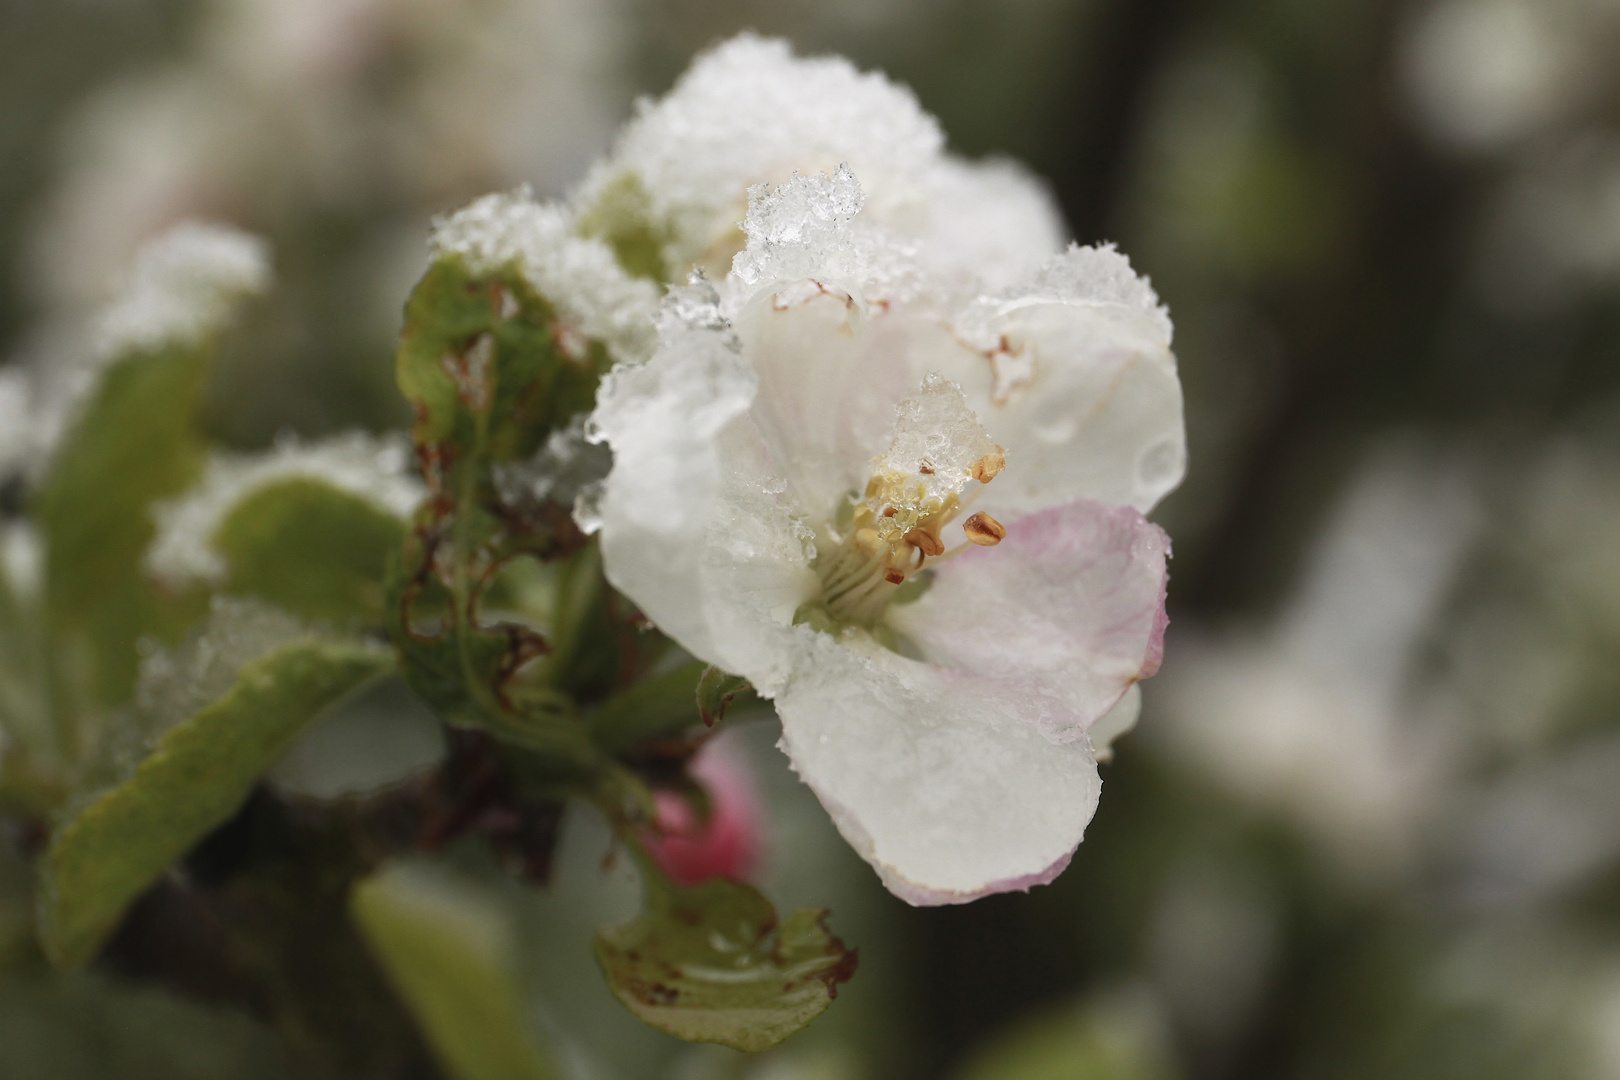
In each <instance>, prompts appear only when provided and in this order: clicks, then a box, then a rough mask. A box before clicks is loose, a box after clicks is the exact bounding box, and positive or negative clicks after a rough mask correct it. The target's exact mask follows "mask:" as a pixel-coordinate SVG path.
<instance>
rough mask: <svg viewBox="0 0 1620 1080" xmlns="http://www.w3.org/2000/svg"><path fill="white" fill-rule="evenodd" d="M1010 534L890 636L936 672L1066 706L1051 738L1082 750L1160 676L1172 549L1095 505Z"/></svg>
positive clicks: (1132, 516)
mask: <svg viewBox="0 0 1620 1080" xmlns="http://www.w3.org/2000/svg"><path fill="white" fill-rule="evenodd" d="M1000 482H1001V478H1000V477H998V478H997V479H996V480H995V481H994V483H993V484H992V486H994V484H999V483H1000ZM1004 524H1005V525H1006V527H1007V538H1006V539H1005V540H1003V541H1002V542H1001V543H1000V544H999V545H997V546H996V547H981V548H973V549H970V550H968V551H965V552H963V553H962V554H961V555H959V556H957V557H956V558H953V559H951V560H949V561H947V562H944V563H941V564H940V565H939V567H938V569H937V570H936V571H935V574H936V576H935V579H934V582H933V585H932V587H931V588H929V590H928V591H927V592H925V593H924V594H923V595H922V597H921V598H919V599H918V600H917V601H915V602H914V603H910V604H905V605H900V606H896V607H892V608H890V610H889V613H888V621H889V624H890V625H891V626H893V627H894V628H895V629H897V630H899V631H900V632H901V633H903V634H905V635H906V636H907V637H908V638H910V639H911V640H912V641H913V642H915V643H916V644H917V646H918V647H919V648H921V650H922V652H923V655H924V657H926V658H927V659H928V660H929V661H931V662H933V663H936V664H941V665H944V666H946V667H950V668H954V669H956V670H959V671H963V672H969V673H971V674H973V675H976V676H980V677H982V678H984V679H987V680H993V681H995V682H997V683H998V684H1002V685H1023V684H1026V683H1027V684H1031V685H1034V686H1036V687H1038V688H1039V689H1040V690H1041V691H1042V692H1043V693H1045V694H1046V695H1049V696H1050V697H1051V698H1053V699H1056V700H1057V701H1059V702H1061V703H1062V704H1063V706H1064V708H1060V709H1054V710H1052V711H1050V712H1048V713H1046V714H1043V715H1042V716H1040V717H1038V718H1037V719H1038V723H1039V724H1040V727H1041V729H1042V730H1043V731H1045V732H1046V733H1047V734H1048V735H1049V736H1050V737H1052V738H1054V739H1060V740H1068V739H1077V738H1079V737H1080V735H1081V733H1082V732H1084V731H1085V730H1086V729H1087V728H1089V727H1090V726H1091V725H1092V724H1093V723H1095V722H1096V721H1097V720H1098V719H1099V718H1101V717H1102V716H1103V715H1104V714H1105V713H1107V712H1108V711H1109V710H1110V709H1112V708H1113V707H1114V706H1115V704H1116V703H1117V702H1118V701H1119V700H1120V698H1121V696H1122V695H1124V693H1125V692H1126V690H1128V689H1129V688H1130V687H1131V685H1132V684H1133V683H1135V682H1136V681H1137V680H1138V679H1142V678H1146V677H1148V676H1149V675H1152V674H1153V673H1154V672H1155V671H1156V670H1158V666H1159V659H1160V657H1161V656H1162V655H1163V652H1164V629H1165V625H1166V619H1165V615H1164V597H1165V587H1166V583H1167V580H1168V575H1167V572H1166V568H1165V560H1166V558H1167V557H1168V555H1169V553H1170V540H1169V538H1168V537H1167V536H1165V534H1164V532H1163V530H1161V529H1160V528H1159V527H1158V526H1157V525H1153V524H1150V523H1149V522H1147V521H1145V520H1143V518H1142V515H1141V514H1139V513H1137V512H1136V511H1135V510H1132V509H1130V508H1128V507H1108V506H1102V505H1100V504H1098V503H1092V502H1075V503H1070V504H1069V505H1067V506H1060V507H1054V508H1052V509H1049V510H1043V511H1040V512H1038V513H1034V514H1029V515H1027V516H1025V517H1022V518H1019V519H1016V520H1012V521H1008V522H1004Z"/></svg>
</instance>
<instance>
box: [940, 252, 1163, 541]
mask: <svg viewBox="0 0 1620 1080" xmlns="http://www.w3.org/2000/svg"><path fill="white" fill-rule="evenodd" d="M955 326H956V330H957V332H958V334H959V335H960V336H961V338H962V340H963V342H964V343H965V344H966V345H969V346H971V347H972V348H963V349H960V350H956V351H941V352H940V353H939V355H938V356H937V358H936V360H935V362H936V363H937V365H938V369H939V370H940V372H941V373H942V374H944V375H945V376H947V377H948V378H951V379H953V380H955V381H956V382H958V383H960V384H961V386H962V388H963V390H964V391H966V392H967V394H968V400H969V402H970V403H971V404H972V405H973V407H974V409H975V410H976V411H978V412H979V414H980V417H981V418H982V419H983V420H984V422H985V424H986V426H987V427H989V428H990V430H991V432H992V433H994V434H995V435H996V436H997V439H998V441H1000V442H1001V443H1002V444H1003V445H1004V446H1005V447H1006V448H1007V453H1008V459H1009V460H1016V461H1017V462H1018V463H1019V468H1018V471H1017V473H1016V475H1009V477H1008V479H1007V482H1006V483H1005V484H1003V485H1000V486H999V487H998V488H997V490H996V491H995V493H994V498H993V499H992V500H991V505H993V506H999V507H1002V508H1004V509H1009V510H1010V509H1017V510H1030V509H1035V508H1037V507H1041V506H1051V505H1054V504H1058V503H1063V502H1068V501H1070V500H1072V499H1094V500H1096V501H1098V502H1104V503H1111V504H1114V505H1121V506H1134V507H1135V508H1136V509H1138V510H1140V511H1142V512H1143V513H1146V512H1147V511H1148V510H1150V509H1152V508H1153V506H1154V505H1155V504H1157V503H1158V501H1159V500H1160V499H1161V498H1163V497H1164V495H1165V494H1166V493H1167V492H1169V491H1171V490H1172V489H1173V488H1175V486H1176V485H1177V484H1179V483H1180V482H1181V478H1182V475H1183V474H1184V473H1185V471H1186V457H1187V451H1186V430H1185V426H1184V423H1183V419H1182V396H1181V382H1180V379H1179V378H1178V376H1177V373H1176V361H1175V357H1174V356H1173V355H1172V354H1171V352H1170V335H1171V327H1170V320H1169V316H1168V314H1167V313H1166V312H1165V310H1164V308H1163V306H1162V305H1161V304H1160V303H1159V299H1158V296H1157V295H1156V294H1155V293H1154V292H1153V290H1152V288H1151V286H1150V285H1149V284H1148V282H1147V281H1146V280H1145V279H1142V278H1138V277H1136V276H1135V274H1134V273H1132V272H1131V269H1130V263H1129V262H1128V261H1127V260H1126V259H1125V257H1124V256H1122V255H1120V254H1118V253H1117V252H1115V251H1113V250H1112V249H1111V248H1082V247H1071V248H1070V249H1069V250H1068V251H1067V252H1066V253H1064V254H1063V255H1060V256H1057V257H1055V258H1053V259H1051V260H1049V261H1048V262H1047V263H1046V264H1045V265H1044V266H1043V267H1042V268H1041V269H1040V271H1039V272H1038V273H1036V274H1035V275H1033V276H1032V277H1031V278H1030V279H1029V280H1027V281H1026V282H1025V283H1024V284H1023V285H1022V286H1019V287H1016V288H1014V289H1010V290H1008V291H1007V292H1006V293H1004V294H1002V295H1001V296H998V297H993V298H992V297H986V298H983V299H981V300H979V301H978V302H977V303H976V304H974V305H973V306H972V307H971V308H970V309H968V310H967V311H964V312H962V313H961V314H960V315H959V316H958V317H957V319H956V320H955ZM975 350H976V351H975Z"/></svg>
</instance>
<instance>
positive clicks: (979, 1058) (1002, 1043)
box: [956, 994, 1176, 1080]
mask: <svg viewBox="0 0 1620 1080" xmlns="http://www.w3.org/2000/svg"><path fill="white" fill-rule="evenodd" d="M1175 1075H1176V1069H1175V1068H1174V1066H1173V1065H1172V1064H1171V1057H1170V1053H1169V1050H1168V1047H1167V1046H1166V1045H1165V1042H1164V1023H1163V1018H1162V1016H1160V1015H1158V1014H1157V1013H1156V1011H1155V1010H1154V1008H1153V1006H1152V1003H1151V1001H1150V1000H1146V999H1138V998H1136V997H1134V996H1131V995H1129V994H1121V995H1118V996H1113V997H1103V998H1098V999H1096V1000H1093V1001H1091V1002H1088V1003H1086V1004H1085V1005H1084V1006H1083V1007H1081V1008H1075V1007H1073V1006H1071V1007H1069V1008H1065V1009H1062V1010H1059V1011H1057V1012H1052V1013H1047V1014H1045V1015H1041V1016H1036V1017H1033V1018H1031V1019H1027V1020H1024V1021H1022V1022H1020V1023H1019V1024H1017V1025H1015V1026H1014V1027H1013V1028H1012V1029H1011V1030H1010V1031H1007V1032H1005V1033H1003V1034H1002V1035H1000V1036H997V1037H996V1038H993V1039H991V1040H990V1041H989V1043H987V1044H986V1045H985V1046H983V1047H981V1048H980V1049H978V1050H977V1051H976V1052H974V1053H973V1054H972V1055H970V1057H969V1060H968V1061H967V1063H966V1064H965V1065H964V1067H963V1068H962V1069H961V1070H959V1071H958V1072H957V1073H956V1080H1172V1078H1173V1077H1175Z"/></svg>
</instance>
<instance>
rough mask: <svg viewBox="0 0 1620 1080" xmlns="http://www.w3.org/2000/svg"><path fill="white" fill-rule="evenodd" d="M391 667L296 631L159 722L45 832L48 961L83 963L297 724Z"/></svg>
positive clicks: (223, 812)
mask: <svg viewBox="0 0 1620 1080" xmlns="http://www.w3.org/2000/svg"><path fill="white" fill-rule="evenodd" d="M394 666H395V658H394V654H393V652H392V651H391V650H387V649H383V648H380V647H377V646H374V645H367V644H362V643H357V642H335V641H321V640H314V639H305V640H302V641H298V642H294V643H292V644H289V645H285V646H282V647H281V648H279V649H277V650H275V651H274V652H271V653H270V654H268V655H267V656H264V657H262V658H260V659H258V660H255V661H253V662H252V663H250V664H247V665H246V666H244V667H243V668H242V670H241V672H240V674H239V676H238V677H237V681H236V684H235V686H234V687H232V689H231V690H230V691H228V692H227V693H226V694H225V695H224V696H223V697H220V698H219V699H218V700H216V701H214V702H213V703H212V704H210V705H208V706H206V707H205V708H203V709H202V710H201V711H199V712H198V713H196V715H194V716H192V717H191V718H190V719H188V720H184V721H182V722H181V723H179V724H177V725H176V726H174V727H173V728H170V729H169V730H168V731H167V732H165V733H164V734H163V736H162V737H161V738H160V739H159V740H158V742H157V746H156V748H155V749H154V750H153V751H152V753H151V754H150V755H149V756H148V757H146V758H145V760H143V761H142V762H141V763H140V765H139V766H137V767H136V769H135V773H134V775H133V776H131V777H130V778H129V779H128V780H126V781H125V782H123V783H121V784H119V785H117V786H116V787H113V788H111V789H110V790H108V791H106V792H104V793H103V794H101V795H100V796H99V797H97V798H96V799H95V800H94V801H93V802H91V803H90V804H89V805H88V806H86V807H85V808H84V809H83V810H82V811H80V812H79V813H78V814H77V815H76V816H75V817H74V818H73V819H72V820H70V821H69V822H68V823H67V824H66V825H65V826H63V827H62V828H60V829H59V830H58V831H57V832H56V834H55V836H54V837H53V838H52V841H51V846H50V848H49V850H48V851H47V852H46V854H45V858H44V863H43V869H42V873H43V882H42V888H41V889H40V896H39V904H40V933H41V937H42V938H43V940H44V944H45V950H46V953H47V954H48V955H49V956H50V958H51V960H52V962H53V963H55V964H56V965H57V966H58V967H65V968H71V967H77V966H79V965H81V964H84V963H85V962H86V961H88V960H89V959H90V958H91V957H92V956H94V955H95V952H96V950H97V949H98V948H100V946H101V944H102V943H103V942H104V941H105V940H106V938H107V936H108V935H109V934H110V933H111V932H112V931H113V930H114V929H115V928H116V927H117V924H118V921H119V919H120V917H121V916H122V914H123V911H124V908H125V907H126V906H128V904H129V903H130V902H131V901H132V900H134V899H135V898H136V897H137V896H139V895H140V894H141V892H142V891H144V890H145V889H146V888H147V886H149V885H150V884H151V883H152V882H153V881H154V880H156V879H157V877H158V876H159V875H161V874H162V873H163V871H164V870H165V869H167V868H168V867H169V866H170V865H171V864H173V863H174V862H175V861H176V860H178V859H179V858H180V857H181V856H183V855H184V854H185V853H186V851H187V850H188V849H189V848H190V847H191V846H192V845H193V844H195V843H196V842H197V841H198V840H200V839H201V838H202V837H203V836H205V835H207V833H208V832H209V831H211V830H212V829H214V828H215V827H217V826H219V825H221V824H223V823H224V822H225V821H226V820H228V819H229V818H230V817H231V815H232V814H234V813H235V812H236V810H237V808H238V807H239V806H241V804H242V802H243V800H245V799H246V798H247V796H248V794H249V792H251V790H252V788H253V785H254V783H255V781H257V779H258V778H259V776H260V774H262V773H263V772H264V771H265V770H266V769H267V768H269V767H270V765H271V764H272V763H273V762H274V761H275V760H276V758H278V757H280V756H281V753H282V752H283V751H284V750H285V749H286V748H287V746H288V745H289V744H290V743H291V742H292V741H293V739H294V738H295V737H296V736H297V735H298V733H299V732H300V731H302V730H303V728H304V726H305V725H306V724H308V723H309V722H310V721H311V720H313V719H314V718H315V717H316V716H318V715H319V714H320V713H321V712H322V711H323V710H325V709H326V708H327V707H328V706H329V705H332V704H333V703H334V702H336V701H337V700H338V699H339V698H342V697H344V696H345V695H347V694H348V693H349V692H350V691H352V690H354V689H356V688H357V687H358V686H360V685H361V684H362V683H365V682H367V681H369V680H371V679H374V678H377V677H379V676H382V675H384V674H386V673H387V672H389V671H390V670H392V669H393V668H394Z"/></svg>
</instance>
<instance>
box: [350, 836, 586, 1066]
mask: <svg viewBox="0 0 1620 1080" xmlns="http://www.w3.org/2000/svg"><path fill="white" fill-rule="evenodd" d="M349 910H350V912H351V914H352V916H353V918H354V921H355V923H356V925H358V926H359V928H360V931H361V934H362V935H363V936H364V937H365V939H366V942H367V944H368V945H369V946H370V947H371V952H372V955H373V956H375V957H376V958H377V960H378V961H379V963H380V964H381V966H382V968H383V970H384V971H385V972H386V973H387V975H388V979H389V981H390V982H391V983H392V984H393V986H394V989H395V991H396V992H397V993H398V994H399V996H400V998H401V999H402V1000H403V1001H404V1002H405V1005H406V1007H407V1008H408V1009H409V1010H410V1012H411V1014H412V1015H413V1016H415V1018H416V1021H417V1024H418V1026H419V1027H420V1029H421V1031H422V1034H423V1036H424V1037H425V1038H426V1039H427V1041H428V1044H429V1045H430V1046H431V1047H432V1049H433V1053H434V1056H435V1057H436V1058H438V1060H439V1064H440V1065H442V1066H443V1068H444V1070H445V1072H446V1073H447V1074H449V1076H450V1077H452V1078H453V1080H550V1078H551V1077H553V1076H555V1075H556V1070H555V1069H554V1068H552V1066H551V1065H550V1063H549V1062H548V1061H547V1060H546V1057H545V1055H544V1054H543V1053H542V1051H541V1049H540V1047H539V1046H537V1045H536V1043H535V1041H534V1039H533V1035H532V1032H531V1031H530V1028H529V1024H528V1023H527V1021H526V1019H525V1014H526V1013H527V1011H528V1010H527V1007H526V1005H525V1003H524V1001H523V996H522V991H521V989H520V988H519V986H518V982H517V978H516V976H515V974H514V973H513V971H512V967H511V963H510V957H511V955H512V951H513V949H512V944H511V942H510V940H509V938H510V937H511V934H510V927H509V926H508V925H507V923H506V920H505V919H503V917H502V914H501V912H499V911H498V910H496V909H495V908H494V907H493V905H492V904H490V903H489V902H488V901H486V900H484V899H483V898H482V897H480V896H478V895H477V894H475V893H471V892H470V891H468V890H465V889H462V888H456V887H454V886H452V885H449V884H446V883H442V882H439V881H435V880H433V879H432V878H430V877H428V876H427V875H426V874H421V873H417V872H413V870H412V869H411V868H408V867H393V868H390V869H388V870H384V871H383V872H381V873H379V874H375V875H373V876H372V877H369V878H366V879H365V880H363V881H360V882H358V883H357V884H356V885H355V887H354V891H353V892H352V893H351V894H350V903H349Z"/></svg>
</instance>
